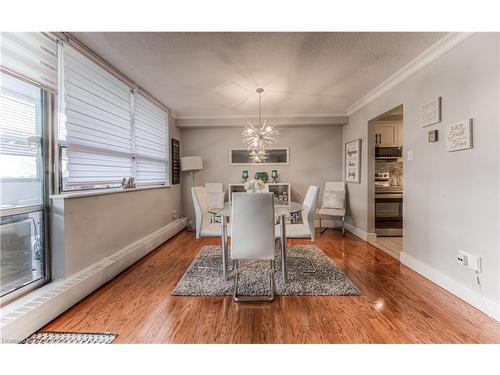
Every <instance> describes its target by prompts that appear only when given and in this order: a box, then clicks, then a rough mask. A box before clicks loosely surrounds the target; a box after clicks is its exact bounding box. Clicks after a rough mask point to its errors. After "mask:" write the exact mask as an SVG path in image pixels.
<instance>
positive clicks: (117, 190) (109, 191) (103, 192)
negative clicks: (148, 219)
mask: <svg viewBox="0 0 500 375" xmlns="http://www.w3.org/2000/svg"><path fill="white" fill-rule="evenodd" d="M171 186H172V185H158V186H139V187H137V188H133V189H121V188H113V189H101V190H92V191H81V192H68V193H62V194H55V195H51V196H50V199H73V198H84V197H94V196H98V195H108V194H119V193H130V192H133V191H143V190H153V189H168V188H170V187H171Z"/></svg>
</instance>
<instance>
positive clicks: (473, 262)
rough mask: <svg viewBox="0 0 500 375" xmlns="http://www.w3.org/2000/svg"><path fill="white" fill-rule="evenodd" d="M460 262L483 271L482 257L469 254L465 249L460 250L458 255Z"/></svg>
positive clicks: (472, 268)
mask: <svg viewBox="0 0 500 375" xmlns="http://www.w3.org/2000/svg"><path fill="white" fill-rule="evenodd" d="M457 261H458V264H460V265H461V266H463V267H466V268H469V269H471V270H474V271H476V272H481V258H480V257H477V256H475V255H472V254H469V253H467V252H465V251H459V252H458V257H457Z"/></svg>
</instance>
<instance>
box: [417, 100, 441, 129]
mask: <svg viewBox="0 0 500 375" xmlns="http://www.w3.org/2000/svg"><path fill="white" fill-rule="evenodd" d="M440 121H441V98H440V97H438V98H436V99H434V100H431V101H430V102H428V103H425V104H422V105H421V106H420V123H421V124H422V127H423V128H425V127H426V126H429V125H432V124H436V123H438V122H440Z"/></svg>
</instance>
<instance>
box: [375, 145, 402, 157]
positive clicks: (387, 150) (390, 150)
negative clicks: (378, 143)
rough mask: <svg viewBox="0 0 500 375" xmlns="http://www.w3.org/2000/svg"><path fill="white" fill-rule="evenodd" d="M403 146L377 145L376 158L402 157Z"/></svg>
mask: <svg viewBox="0 0 500 375" xmlns="http://www.w3.org/2000/svg"><path fill="white" fill-rule="evenodd" d="M402 157H403V147H375V158H376V159H388V158H389V159H392V158H402Z"/></svg>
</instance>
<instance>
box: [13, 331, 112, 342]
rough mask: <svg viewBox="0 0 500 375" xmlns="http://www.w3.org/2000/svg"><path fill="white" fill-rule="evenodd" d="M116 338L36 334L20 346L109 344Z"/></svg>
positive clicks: (76, 334)
mask: <svg viewBox="0 0 500 375" xmlns="http://www.w3.org/2000/svg"><path fill="white" fill-rule="evenodd" d="M116 336H118V335H117V334H115V333H107V332H96V333H80V332H38V333H34V334H32V335H31V336H30V337H28V338H27V339H25V340H24V341H22V342H21V344H111V343H112V342H113V340H114V339H115V338H116Z"/></svg>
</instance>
